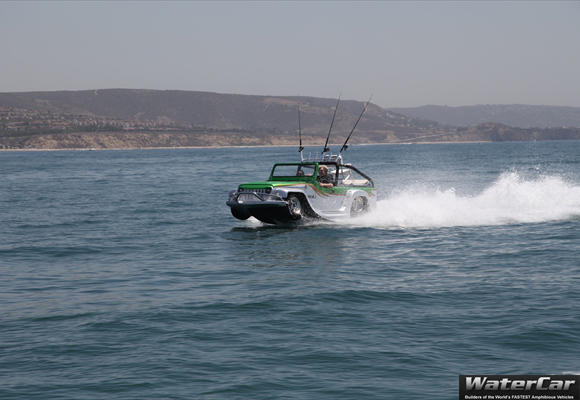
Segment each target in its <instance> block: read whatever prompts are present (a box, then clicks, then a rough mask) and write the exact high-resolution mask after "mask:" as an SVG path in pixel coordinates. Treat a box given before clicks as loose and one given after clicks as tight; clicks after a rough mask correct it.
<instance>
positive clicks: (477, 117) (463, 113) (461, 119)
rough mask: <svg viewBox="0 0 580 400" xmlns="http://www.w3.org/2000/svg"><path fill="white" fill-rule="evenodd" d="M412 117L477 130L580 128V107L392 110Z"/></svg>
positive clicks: (511, 106)
mask: <svg viewBox="0 0 580 400" xmlns="http://www.w3.org/2000/svg"><path fill="white" fill-rule="evenodd" d="M389 110H391V111H394V112H397V113H401V114H403V115H406V116H408V117H414V118H423V119H429V120H433V121H437V122H439V123H441V124H448V125H454V126H475V125H478V124H482V123H486V122H497V123H501V124H504V125H508V126H513V127H517V128H533V127H541V128H546V127H548V128H562V127H580V107H560V106H531V105H525V104H507V105H498V104H486V105H477V106H463V107H447V106H433V105H429V106H422V107H414V108H389Z"/></svg>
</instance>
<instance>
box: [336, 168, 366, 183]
mask: <svg viewBox="0 0 580 400" xmlns="http://www.w3.org/2000/svg"><path fill="white" fill-rule="evenodd" d="M337 185H338V186H374V185H373V183H372V181H370V180H369V179H368V178H366V177H364V176H362V175H361V174H359V173H358V172H357V171H355V170H354V169H353V168H351V167H350V166H348V165H341V166H340V168H339V170H338V182H337Z"/></svg>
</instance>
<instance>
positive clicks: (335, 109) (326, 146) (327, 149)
mask: <svg viewBox="0 0 580 400" xmlns="http://www.w3.org/2000/svg"><path fill="white" fill-rule="evenodd" d="M340 96H342V92H340V94H339V95H338V101H337V102H336V107H335V108H334V115H333V116H332V122H330V129H329V130H328V136H327V137H326V143H324V150H322V154H324V153H326V152H327V151H330V149H329V148H328V139H329V138H330V132H332V125H333V124H334V117H336V111H337V110H338V103H340Z"/></svg>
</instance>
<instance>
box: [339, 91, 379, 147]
mask: <svg viewBox="0 0 580 400" xmlns="http://www.w3.org/2000/svg"><path fill="white" fill-rule="evenodd" d="M373 96H374V95H371V98H370V99H369V101H367V104H365V107H364V108H363V110H362V112H361V113H360V115H359V117H358V119H357V120H356V123H355V124H354V126H353V127H352V131H350V133H349V135H348V137H347V138H346V140H345V141H344V144H343V145H342V147H341V148H340V151H339V152H338V154H340V153H342V151H343V150H346V149H348V145H347V144H346V143H347V142H348V139H350V135H352V133H353V132H354V130H355V128H356V126H357V125H358V121H360V119H361V118H362V116H363V114H364V113H365V111H366V109H367V106H368V105H369V103H370V102H371V99H372V98H373Z"/></svg>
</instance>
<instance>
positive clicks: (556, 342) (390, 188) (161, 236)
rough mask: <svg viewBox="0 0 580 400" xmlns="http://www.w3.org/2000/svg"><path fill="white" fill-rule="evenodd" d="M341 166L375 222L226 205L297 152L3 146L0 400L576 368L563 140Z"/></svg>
mask: <svg viewBox="0 0 580 400" xmlns="http://www.w3.org/2000/svg"><path fill="white" fill-rule="evenodd" d="M316 150H320V149H317V148H309V149H307V152H308V151H316ZM345 156H346V161H347V162H351V163H353V164H354V165H355V166H358V167H359V168H360V169H361V170H362V171H364V172H366V173H368V174H369V175H370V176H371V177H373V178H374V179H375V182H376V186H377V187H378V189H379V201H378V209H377V210H376V211H375V212H373V213H371V214H369V215H366V216H364V217H362V218H360V219H357V220H351V221H348V222H345V223H341V224H337V223H320V222H319V223H312V224H307V225H302V226H294V227H291V226H285V227H276V226H267V225H263V224H261V223H259V222H257V221H255V220H248V221H238V220H236V219H234V218H233V217H231V215H230V212H229V209H228V207H227V206H226V205H225V201H226V199H227V195H228V192H229V190H230V189H233V188H235V187H236V186H237V184H239V183H242V182H245V181H254V180H262V179H264V178H266V177H267V176H268V174H269V171H270V168H271V165H272V164H273V163H274V162H276V161H294V160H297V159H298V153H297V149H296V148H289V147H286V148H259V149H248V148H245V149H189V150H133V151H59V152H1V153H0V179H1V187H0V276H1V279H0V398H1V399H26V400H28V399H43V400H46V399H75V400H76V399H456V398H457V396H458V375H460V374H578V373H579V371H580V312H579V309H578V306H579V303H580V295H579V288H580V142H576V141H570V142H529V143H477V144H434V145H427V144H425V145H392V146H353V147H351V148H349V150H348V151H347V152H346V153H345Z"/></svg>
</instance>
